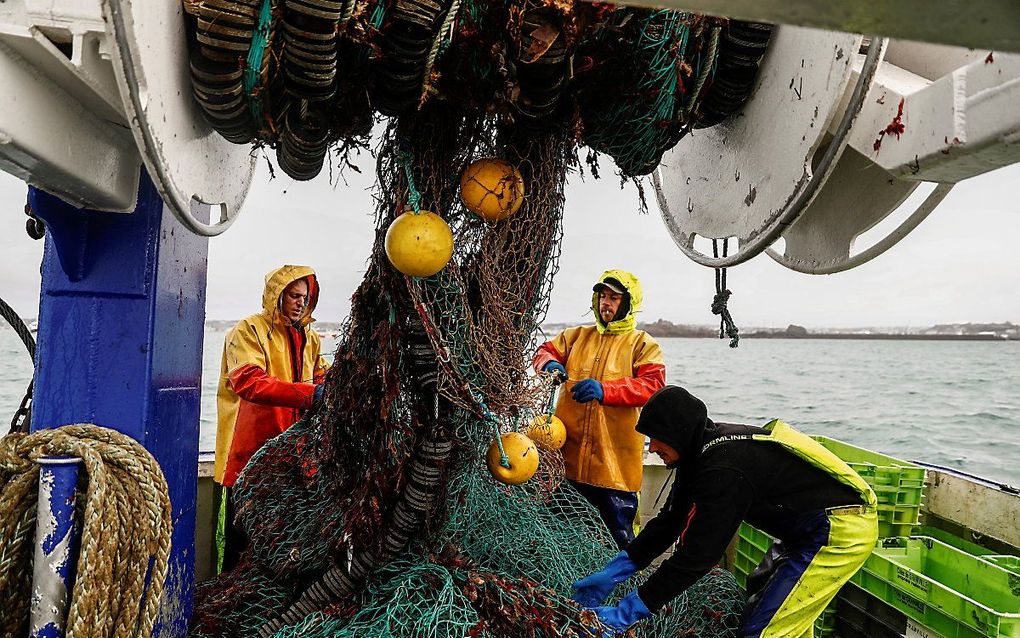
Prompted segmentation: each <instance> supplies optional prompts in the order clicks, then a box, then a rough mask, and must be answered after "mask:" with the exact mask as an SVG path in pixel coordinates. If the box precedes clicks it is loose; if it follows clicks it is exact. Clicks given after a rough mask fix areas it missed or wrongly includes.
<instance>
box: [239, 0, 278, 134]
mask: <svg viewBox="0 0 1020 638" xmlns="http://www.w3.org/2000/svg"><path fill="white" fill-rule="evenodd" d="M272 23H273V9H272V5H271V0H262V4H261V6H260V7H259V17H258V23H257V24H256V25H255V30H254V31H253V32H252V36H251V47H250V48H249V49H248V56H247V58H245V64H244V92H245V95H246V96H247V97H248V109H249V110H250V111H251V116H252V118H253V119H254V120H255V122H256V123H258V124H259V125H263V126H265V127H266V128H267V129H268V128H270V126H269V122H267V121H266V120H265V118H264V117H263V115H264V114H263V111H262V99H261V98H260V96H259V95H258V94H259V92H260V91H261V87H260V83H259V79H260V77H261V76H262V60H263V58H264V56H265V53H266V48H267V47H268V46H269V40H270V38H269V32H270V29H271V28H272Z"/></svg>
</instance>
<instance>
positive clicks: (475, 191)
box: [460, 158, 524, 222]
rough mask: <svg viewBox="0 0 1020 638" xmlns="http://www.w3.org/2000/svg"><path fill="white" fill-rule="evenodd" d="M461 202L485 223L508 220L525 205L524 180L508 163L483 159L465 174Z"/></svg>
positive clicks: (461, 188)
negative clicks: (523, 203) (485, 221)
mask: <svg viewBox="0 0 1020 638" xmlns="http://www.w3.org/2000/svg"><path fill="white" fill-rule="evenodd" d="M460 198H461V201H463V202H464V206H466V207H467V209H468V210H470V211H471V212H473V213H475V214H476V215H478V216H480V217H482V218H483V219H486V220H488V221H490V222H495V221H499V220H501V219H506V218H507V217H509V216H510V215H513V214H514V213H516V212H517V209H518V208H520V207H521V203H522V202H523V201H524V178H523V177H521V172H520V171H518V170H517V169H516V168H515V167H513V166H511V165H510V164H509V163H508V162H506V161H504V160H501V159H494V158H487V159H480V160H477V161H474V162H472V163H471V165H470V166H468V167H467V168H466V169H464V172H463V173H462V174H461V176H460Z"/></svg>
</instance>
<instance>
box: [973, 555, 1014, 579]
mask: <svg viewBox="0 0 1020 638" xmlns="http://www.w3.org/2000/svg"><path fill="white" fill-rule="evenodd" d="M981 558H982V559H983V560H986V561H988V562H990V563H994V564H996V565H998V566H999V567H1001V568H1003V569H1006V570H1009V571H1011V572H1013V573H1014V574H1016V575H1017V576H1018V577H1020V558H1017V557H1016V556H1010V555H1008V554H987V555H984V556H982V557H981Z"/></svg>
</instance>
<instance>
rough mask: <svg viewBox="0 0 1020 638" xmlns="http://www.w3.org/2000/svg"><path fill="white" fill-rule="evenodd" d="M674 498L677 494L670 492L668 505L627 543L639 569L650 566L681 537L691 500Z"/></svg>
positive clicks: (628, 549) (631, 558)
mask: <svg viewBox="0 0 1020 638" xmlns="http://www.w3.org/2000/svg"><path fill="white" fill-rule="evenodd" d="M674 498H675V495H674V494H670V499H669V501H668V502H667V503H666V506H665V507H663V508H662V509H661V510H659V513H658V514H656V515H655V518H653V519H652V520H650V521H648V522H647V523H645V525H644V526H643V527H642V528H641V531H640V532H638V535H637V536H636V537H635V538H634V540H632V541H631V542H630V544H629V545H627V548H626V551H627V555H628V556H630V560H631V561H633V562H634V564H635V565H637V568H638V569H644V568H645V567H648V566H649V565H650V564H651V563H652V561H653V560H655V559H656V558H658V557H659V556H661V555H662V553H663V552H664V551H666V550H667V549H668V548H669V546H670V545H672V544H673V543H675V542H676V541H677V539H679V538H680V532H682V531H683V529H684V526H683V524H684V520H685V518H686V517H687V513H688V512H689V511H690V509H691V501H690V499H689V498H682V499H680V500H681V501H682V502H679V503H675V502H674Z"/></svg>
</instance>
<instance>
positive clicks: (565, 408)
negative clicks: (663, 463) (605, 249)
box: [533, 270, 666, 492]
mask: <svg viewBox="0 0 1020 638" xmlns="http://www.w3.org/2000/svg"><path fill="white" fill-rule="evenodd" d="M606 279H615V280H617V281H619V282H620V283H621V284H623V286H624V287H625V288H626V289H627V292H628V293H629V296H630V309H629V312H628V313H627V315H626V316H624V317H623V318H621V319H618V320H616V321H611V322H609V324H604V323H603V322H602V320H601V318H600V317H599V313H598V293H595V294H593V295H592V309H593V310H594V311H595V325H594V326H578V327H575V328H568V329H567V330H564V331H563V332H561V333H560V334H558V335H557V336H556V338H554V339H553V340H551V341H547V342H545V343H544V344H543V345H542V346H541V347H539V349H538V352H537V353H536V355H535V359H534V361H533V365H534V367H535V370H536V371H538V372H541V371H542V368H543V367H544V366H545V365H546V364H547V363H549V362H550V361H558V362H559V363H561V364H563V366H564V367H565V368H566V369H567V376H568V379H567V381H566V382H565V383H564V384H563V387H562V389H561V390H560V394H559V399H558V401H557V403H556V416H558V417H559V418H560V419H562V420H563V423H564V425H565V426H566V429H567V442H566V443H565V444H564V446H563V459H564V461H565V463H566V476H567V478H569V479H571V480H574V481H578V482H580V483H586V484H588V485H595V486H598V487H606V488H611V489H616V490H623V491H627V492H637V491H638V490H640V489H641V476H642V455H643V452H644V443H645V437H644V435H643V434H639V433H638V432H637V431H636V430H635V429H634V426H635V424H636V423H637V419H638V415H639V414H640V411H641V406H643V405H644V404H645V403H646V402H647V401H648V399H649V397H651V396H652V395H653V394H655V392H656V390H658V389H659V388H661V387H663V386H664V385H665V384H666V366H665V365H664V363H663V359H662V350H661V349H660V348H659V344H658V343H656V341H655V339H653V338H652V337H651V336H649V335H648V333H646V332H644V331H643V330H636V329H635V326H636V324H637V321H636V318H635V313H636V312H637V311H638V310H639V308H640V306H641V301H642V291H641V284H640V282H639V281H638V279H637V277H635V276H634V275H632V274H631V273H629V272H625V271H622V270H607V271H606V272H604V273H603V274H602V277H600V278H599V281H600V282H604V281H605V280H606ZM587 378H591V379H595V380H596V381H599V382H600V383H601V384H602V391H603V398H602V402H601V403H600V402H598V401H589V402H588V403H578V402H577V401H574V399H573V397H572V396H571V393H570V389H571V388H572V387H573V386H574V385H575V384H576V383H577V382H578V381H581V380H582V379H587Z"/></svg>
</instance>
